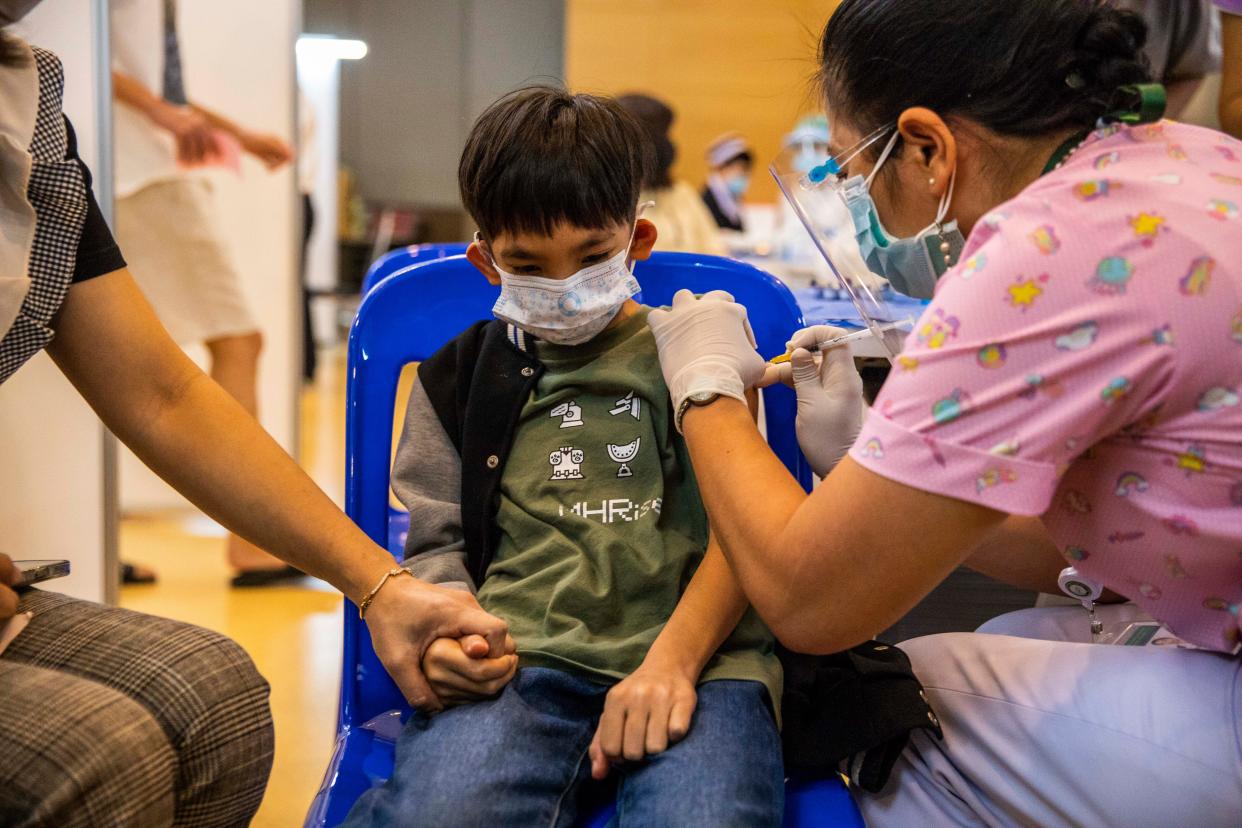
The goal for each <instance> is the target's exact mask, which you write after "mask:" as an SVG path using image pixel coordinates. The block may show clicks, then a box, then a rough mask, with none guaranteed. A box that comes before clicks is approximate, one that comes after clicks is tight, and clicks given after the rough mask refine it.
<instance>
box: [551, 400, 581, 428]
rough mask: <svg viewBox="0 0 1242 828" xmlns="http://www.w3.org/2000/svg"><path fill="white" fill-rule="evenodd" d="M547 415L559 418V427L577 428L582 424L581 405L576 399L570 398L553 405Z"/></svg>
mask: <svg viewBox="0 0 1242 828" xmlns="http://www.w3.org/2000/svg"><path fill="white" fill-rule="evenodd" d="M548 416H549V417H552V418H553V419H555V418H556V417H560V418H561V428H578V427H579V426H581V425H584V423H583V422H582V406H580V405H578V401H577V400H570V401H569V402H563V403H561V404H560V405H558V406H555V407H554V408H553V409H552V410H551V411H550V412H548Z"/></svg>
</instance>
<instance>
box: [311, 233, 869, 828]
mask: <svg viewBox="0 0 1242 828" xmlns="http://www.w3.org/2000/svg"><path fill="white" fill-rule="evenodd" d="M635 275H636V276H637V277H638V280H639V282H640V284H641V285H642V287H643V295H642V299H643V301H645V302H646V303H647V304H650V305H660V304H668V303H669V302H670V301H671V299H672V296H673V294H674V293H675V292H676V291H677V290H678V289H680V288H683V287H685V288H689V289H690V290H693V291H695V292H696V293H698V292H705V291H708V290H715V289H724V290H728V291H729V292H730V293H732V294H733V295H734V296H735V297H736V298H737V300H738V301H739V302H742V303H743V304H745V305H746V306H747V308H748V310H749V312H750V319H751V325H752V327H753V328H754V331H755V338H756V340H757V341H758V343H759V351H760V353H762V354H763V355H764V356H766V357H771V356H775V355H776V354H778V353H782V352H783V350H784V347H785V342H786V340H787V339H788V337H789V335H790V334H791V333H792V332H793V331H794V330H796V329H797V328H799V327H800V326H801V325H802V314H801V311H800V310H799V309H798V306H797V303H795V302H794V299H793V296H792V295H791V294H790V292H789V290H788V288H786V287H785V285H784V284H782V283H781V282H779V281H778V280H776V279H775V278H773V277H772V276H770V275H768V274H766V273H764V272H763V271H761V270H758V269H756V268H754V267H752V266H750V265H747V264H743V263H740V262H736V261H733V260H730V259H723V258H717V257H711V256H695V255H690V254H683V253H657V254H654V255H653V256H652V257H651V259H650V260H648V261H646V262H642V263H639V264H638V265H637V266H636V268H635ZM497 292H498V291H497V288H495V287H493V286H491V285H489V284H488V283H487V281H486V280H485V279H484V278H483V276H482V275H481V274H480V273H479V272H478V271H476V270H475V269H474V267H473V266H472V265H471V264H470V263H469V262H467V261H466V259H465V257H464V256H456V257H449V258H445V259H442V260H438V261H430V262H426V263H424V264H421V265H419V266H417V267H412V268H409V269H408V270H406V271H405V272H404V273H403V274H402V275H400V276H397V277H395V278H389V279H385V280H383V281H382V283H380V284H377V285H376V286H375V287H374V288H373V289H372V291H371V292H370V293H369V294H366V295H365V297H364V299H363V302H362V305H361V306H360V307H359V309H358V315H357V317H356V318H355V320H354V324H353V328H352V330H351V331H350V336H349V367H348V390H347V402H346V405H347V413H346V424H345V432H346V437H345V439H346V447H345V448H346V489H345V511H346V513H347V514H348V515H349V516H350V517H351V518H352V519H353V520H354V521H355V522H356V523H357V524H358V526H359V527H361V528H362V530H363V531H364V532H366V533H367V534H368V535H369V536H370V537H371V538H372V539H373V540H374V541H375V542H376V543H379V544H381V545H384V544H386V543H387V542H388V540H389V537H390V531H391V530H390V526H389V524H390V522H391V520H393V519H394V518H393V515H392V512H391V510H390V508H389V505H388V492H389V464H390V459H391V453H392V423H393V410H394V404H395V402H396V391H397V380H398V377H399V375H400V373H401V369H402V368H403V367H404V366H405V365H407V364H408V363H410V362H415V361H418V360H422V359H426V358H427V357H429V356H431V355H432V354H433V353H435V352H436V350H438V349H439V348H440V346H441V345H443V344H444V343H445V342H447V341H448V340H449V339H451V338H452V337H454V336H456V335H457V334H458V333H460V332H461V331H462V330H464V329H465V328H466V327H468V326H469V325H470V324H472V323H474V322H476V321H478V320H480V319H486V318H489V317H490V315H491V307H492V304H493V303H494V302H495V300H496V296H497ZM795 408H796V400H795V398H794V396H793V393H792V392H791V391H789V390H788V389H786V388H771V389H768V390H766V391H765V392H764V410H765V416H766V423H767V428H768V434H769V441H770V442H771V444H772V446H773V449H774V450H775V452H776V454H777V455H778V456H779V457H780V458H781V460H782V461H783V462H784V463H785V464H786V466H787V467H788V468H789V469H790V471H791V472H793V473H794V475H795V477H797V478H798V480H799V481H800V482H802V484H803V485H804V486H806V487H808V488H809V485H810V480H811V472H810V470H809V468H808V467H807V465H806V462H805V460H804V459H803V458H802V455H801V452H800V451H799V450H798V446H797V440H796V438H795V436H794V428H793V425H794V414H795ZM396 519H398V520H399V519H400V516H397V517H396ZM394 554H395V555H396V556H398V557H399V556H400V549H399V548H398V549H397V550H396V551H395V552H394ZM409 712H410V708H409V706H408V705H407V704H406V701H405V699H404V698H403V697H402V696H401V693H400V691H399V690H398V689H397V687H396V685H395V684H394V683H393V682H392V679H390V678H389V676H388V674H387V672H385V670H384V667H383V665H382V664H381V663H380V661H379V659H378V658H377V657H376V655H375V652H374V650H373V649H372V648H371V638H370V635H369V634H368V632H367V628H366V625H365V623H363V622H362V621H361V620H360V619H359V618H358V611H357V608H356V607H355V606H354V605H353V604H352V603H351V602H349V601H346V602H345V635H344V659H343V671H342V676H341V697H340V708H339V715H338V719H337V742H336V749H335V751H334V752H333V755H332V758H331V760H330V762H329V764H328V768H327V771H326V772H325V774H324V778H323V782H322V784H321V786H320V790H319V793H318V794H317V795H316V797H315V800H314V802H313V803H312V805H311V809H310V812H309V814H308V815H307V818H306V823H305V824H306V826H308V828H311V827H312V826H313V828H323V827H324V826H334V825H337V824H338V823H339V822H341V821H342V820H343V819H344V818H345V816H346V814H347V813H348V812H349V809H350V807H351V806H352V805H353V803H354V801H355V800H356V799H357V798H358V796H360V795H361V794H362V792H363V791H365V790H367V789H368V788H370V787H371V786H372V785H373V784H377V783H378V782H380V781H382V780H385V779H387V778H388V776H389V775H391V773H392V768H393V749H394V744H395V742H396V739H397V736H398V734H399V733H400V731H401V726H402V722H403V721H404V720H405V718H406V717H407V715H408V714H409ZM610 817H611V808H607V809H605V810H604V811H603V812H601V813H599V814H596V815H594V816H593V817H592V818H591V819H589V820H587V821H586V822H585V824H586V825H588V826H591V828H595V826H601V827H602V826H603V825H605V824H606V823H607V821H608V819H609V818H610ZM785 824H786V825H787V826H828V825H832V826H850V828H853V827H854V826H857V827H858V828H861V826H862V824H863V823H862V819H861V817H860V816H859V814H858V811H857V809H856V808H855V806H854V804H853V801H852V800H851V799H850V795H849V792H848V791H847V790H846V788H845V785H844V784H843V783H842V782H841V781H840V780H839V779H838V778H835V777H834V778H829V779H819V780H807V781H791V782H790V783H789V784H788V785H787V789H786V821H785Z"/></svg>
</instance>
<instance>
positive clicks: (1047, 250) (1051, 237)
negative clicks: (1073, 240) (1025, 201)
mask: <svg viewBox="0 0 1242 828" xmlns="http://www.w3.org/2000/svg"><path fill="white" fill-rule="evenodd" d="M1029 238H1030V240H1031V241H1033V242H1035V248H1036V249H1037V250H1038V251H1039V252H1040V253H1043V254H1044V255H1045V256H1051V255H1052V254H1053V253H1056V252H1057V251H1058V250H1060V249H1061V240H1060V239H1058V238H1057V231H1056V228H1055V227H1053V226H1052V225H1051V224H1044V225H1041V226H1039V227H1036V228H1035V230H1034V231H1032V233H1031V235H1030V237H1029Z"/></svg>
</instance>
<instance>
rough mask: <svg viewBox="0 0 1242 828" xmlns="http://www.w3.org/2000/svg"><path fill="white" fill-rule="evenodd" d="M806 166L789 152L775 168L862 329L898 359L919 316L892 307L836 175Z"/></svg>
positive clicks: (890, 356) (784, 154)
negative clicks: (861, 242)
mask: <svg viewBox="0 0 1242 828" xmlns="http://www.w3.org/2000/svg"><path fill="white" fill-rule="evenodd" d="M831 163H832V162H829V164H831ZM804 167H805V164H804V163H798V162H797V157H796V154H795V153H794V152H791V151H788V150H787V151H786V152H784V153H782V154H781V155H780V156H778V157H777V159H776V161H775V162H774V163H773V164H772V166H771V168H770V169H771V171H772V175H773V177H775V178H776V183H777V184H778V185H779V186H780V188H781V193H782V194H783V195H784V196H785V199H786V200H787V201H788V202H789V204H790V206H791V207H792V208H793V211H794V213H795V214H796V215H797V216H798V219H799V220H800V221H801V222H802V224H803V226H804V227H806V231H807V232H808V233H809V234H810V235H811V239H812V241H814V243H815V247H816V249H817V250H818V251H819V253H820V255H821V256H823V257H824V260H825V261H826V262H828V267H829V268H830V269H831V270H832V272H833V275H834V276H836V277H837V279H838V280H839V281H840V287H841V289H842V290H844V291H845V292H846V293H847V294H848V295H849V298H850V301H851V302H852V303H853V304H854V307H855V308H856V309H857V310H858V317H859V319H860V320H861V322H862V324H863V326H865V327H866V328H867V329H868V330H870V331H871V334H872V336H873V337H875V339H876V341H878V342H880V343H881V344H882V345H883V346H884V350H885V352H886V353H887V354H888V358H889V360H890V361H891V360H894V359H896V358H897V354H899V353H900V352H901V348H902V345H903V343H904V342H905V340H906V336H907V335H908V334H909V333H910V331H911V329H912V328H913V327H914V322H915V316H914V315H912V314H911V313H910V310H909V309H908V308H896V307H894V306H892V305H890V303H889V302H888V301H887V300H886V298H885V296H886V294H887V293H888V292H889V291H890V289H889V288H888V284H887V282H885V280H884V279H883V278H881V277H879V276H877V275H876V274H874V273H872V272H871V270H870V269H869V268H868V267H867V263H866V261H864V260H863V257H862V253H861V251H860V249H859V246H858V239H857V236H856V230H855V225H854V219H853V217H852V216H851V215H850V209H849V206H848V205H847V203H846V200H845V197H844V195H843V189H842V183H841V180H840V177H839V176H838V175H837V174H836V170H835V169H834V170H832V172H828V173H826V171H825V169H824V168H823V167H820V168H816V173H814V174H812V173H811V172H809V171H807V170H805V169H804ZM812 178H822V180H819V181H813V180H812Z"/></svg>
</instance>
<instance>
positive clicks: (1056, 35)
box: [817, 0, 1151, 151]
mask: <svg viewBox="0 0 1242 828" xmlns="http://www.w3.org/2000/svg"><path fill="white" fill-rule="evenodd" d="M1146 39H1147V25H1146V24H1145V23H1144V22H1143V18H1142V17H1140V16H1139V15H1137V14H1135V13H1133V12H1130V11H1125V10H1122V9H1118V8H1116V7H1115V6H1114V5H1113V3H1112V2H1111V0H1021V2H1005V3H1001V2H980V1H979V0H919V2H918V3H911V2H908V0H842V2H841V4H840V5H839V6H838V7H837V10H836V11H835V12H834V13H833V15H832V17H831V18H830V19H829V20H828V25H827V26H826V27H825V28H824V33H823V37H822V38H821V40H820V53H819V60H820V70H819V73H818V78H817V79H818V81H819V85H820V88H821V90H822V92H823V94H824V96H825V100H826V103H827V108H828V111H829V112H830V113H831V115H832V117H834V118H837V119H841V118H844V119H845V120H847V121H849V122H850V124H851V126H853V127H854V128H855V131H856V132H857V133H858V134H861V135H866V134H868V133H870V132H871V131H873V130H875V129H877V128H879V127H882V126H885V125H887V124H892V123H893V122H895V121H896V119H897V117H898V116H899V115H900V114H901V113H902V111H904V110H905V109H908V108H910V107H913V106H925V107H928V108H929V109H932V110H934V111H936V112H937V113H939V114H940V115H941V116H942V117H946V116H958V117H961V118H968V119H970V120H973V121H976V122H977V123H980V124H982V125H983V126H985V127H987V128H988V129H991V130H993V131H994V132H998V133H1000V134H1002V135H1015V136H1024V137H1028V136H1035V135H1044V134H1048V133H1053V132H1060V131H1063V130H1065V129H1069V128H1075V129H1089V128H1091V127H1093V126H1094V125H1095V123H1096V121H1097V120H1098V119H1099V118H1100V117H1101V116H1102V115H1105V114H1106V113H1108V112H1110V111H1112V110H1114V109H1115V108H1116V104H1117V102H1118V97H1119V96H1118V91H1117V90H1118V87H1121V86H1125V85H1128V84H1134V83H1142V82H1146V81H1148V80H1150V77H1151V70H1150V67H1149V66H1148V63H1147V60H1146V58H1145V57H1144V55H1143V45H1144V43H1145V42H1146ZM876 146H877V147H878V146H879V145H876ZM872 149H873V150H875V151H878V150H877V149H876V147H873V148H872Z"/></svg>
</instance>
